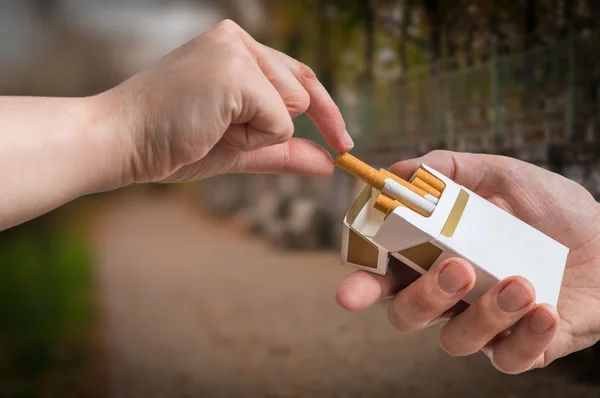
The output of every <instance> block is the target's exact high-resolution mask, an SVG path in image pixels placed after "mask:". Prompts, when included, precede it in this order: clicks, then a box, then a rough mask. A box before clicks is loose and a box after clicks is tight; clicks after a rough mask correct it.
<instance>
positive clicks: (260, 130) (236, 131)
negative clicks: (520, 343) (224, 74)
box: [222, 64, 294, 151]
mask: <svg viewBox="0 0 600 398" xmlns="http://www.w3.org/2000/svg"><path fill="white" fill-rule="evenodd" d="M248 68H249V69H250V70H248V71H246V73H247V74H248V79H247V80H246V81H245V83H244V85H243V86H242V87H241V99H240V100H239V102H238V106H237V107H236V108H234V109H233V110H232V113H233V115H232V118H231V125H230V126H229V128H228V129H227V131H225V133H224V134H223V139H222V141H223V143H224V144H227V145H228V146H229V148H230V149H237V150H240V151H252V150H255V149H258V148H262V147H266V146H268V145H274V144H279V143H282V142H285V141H287V140H289V139H290V138H291V136H292V134H293V132H294V124H293V123H292V119H291V117H290V115H289V113H288V110H287V108H286V106H285V103H284V102H283V100H282V98H281V96H280V95H279V93H278V92H277V90H276V89H275V87H274V86H273V85H272V84H271V82H270V81H269V80H268V79H267V78H266V77H265V75H264V74H263V73H262V71H260V69H259V68H258V67H257V66H255V68H256V70H252V64H249V65H248Z"/></svg>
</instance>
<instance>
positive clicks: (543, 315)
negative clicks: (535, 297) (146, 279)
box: [529, 308, 555, 334]
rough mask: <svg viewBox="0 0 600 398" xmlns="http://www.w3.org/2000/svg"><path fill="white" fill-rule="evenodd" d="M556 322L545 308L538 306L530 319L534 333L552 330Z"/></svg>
mask: <svg viewBox="0 0 600 398" xmlns="http://www.w3.org/2000/svg"><path fill="white" fill-rule="evenodd" d="M554 323H555V321H554V319H553V318H552V316H550V314H548V312H547V311H546V310H545V309H543V308H538V309H536V310H535V311H534V313H533V314H532V315H531V318H530V319H529V329H531V331H532V332H533V333H537V334H543V333H546V332H547V331H548V330H550V328H551V327H552V326H554Z"/></svg>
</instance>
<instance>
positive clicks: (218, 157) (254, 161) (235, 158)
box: [163, 138, 333, 182]
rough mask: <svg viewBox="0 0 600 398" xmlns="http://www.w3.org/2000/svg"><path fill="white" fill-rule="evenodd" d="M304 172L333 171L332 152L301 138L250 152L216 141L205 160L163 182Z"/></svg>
mask: <svg viewBox="0 0 600 398" xmlns="http://www.w3.org/2000/svg"><path fill="white" fill-rule="evenodd" d="M233 173H254V174H260V173H265V174H302V175H307V176H312V177H327V176H330V175H331V174H332V173H333V160H332V158H331V155H330V154H329V152H327V151H326V150H325V149H323V148H322V147H320V146H319V145H317V144H315V143H313V142H311V141H308V140H304V139H300V138H292V139H291V140H289V141H287V142H285V143H283V144H278V145H272V146H268V147H264V148H261V149H257V150H255V151H251V152H243V151H238V150H235V149H230V148H228V147H224V146H222V145H219V144H218V145H216V146H215V147H214V148H213V149H212V150H211V151H210V152H209V153H208V155H206V156H205V157H204V158H203V159H202V160H200V161H198V162H195V163H192V164H189V165H186V166H184V167H182V168H181V169H179V170H177V171H176V172H175V173H173V174H172V175H171V176H169V177H168V178H167V179H165V180H163V182H183V181H196V180H200V179H202V178H207V177H211V176H215V175H219V174H233Z"/></svg>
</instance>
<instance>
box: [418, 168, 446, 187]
mask: <svg viewBox="0 0 600 398" xmlns="http://www.w3.org/2000/svg"><path fill="white" fill-rule="evenodd" d="M415 178H418V179H420V180H422V181H424V182H426V183H427V184H428V185H429V186H430V187H432V188H434V189H435V190H437V191H439V192H443V191H444V188H445V187H446V185H445V184H444V183H443V182H442V181H440V180H438V179H437V178H436V177H434V176H432V175H431V174H429V173H428V172H426V171H425V170H423V169H421V168H420V169H418V170H417V173H416V174H415Z"/></svg>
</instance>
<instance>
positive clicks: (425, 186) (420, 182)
mask: <svg viewBox="0 0 600 398" xmlns="http://www.w3.org/2000/svg"><path fill="white" fill-rule="evenodd" d="M412 183H413V185H414V186H416V187H418V188H421V189H422V190H423V191H425V192H427V193H428V194H430V195H432V196H434V197H436V198H438V199H439V198H440V196H441V195H442V193H441V192H440V191H438V190H437V189H435V188H433V187H432V186H431V185H429V184H427V183H426V182H425V181H423V180H421V179H420V178H416V177H415V179H414V180H413V182H412Z"/></svg>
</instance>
